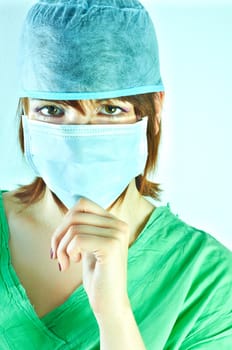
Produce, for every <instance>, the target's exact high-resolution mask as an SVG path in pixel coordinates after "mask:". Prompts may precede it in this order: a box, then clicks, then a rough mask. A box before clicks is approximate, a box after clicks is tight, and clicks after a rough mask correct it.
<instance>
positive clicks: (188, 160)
mask: <svg viewBox="0 0 232 350" xmlns="http://www.w3.org/2000/svg"><path fill="white" fill-rule="evenodd" d="M142 2H143V3H144V4H145V5H146V7H147V8H148V10H149V12H150V13H151V15H152V18H153V19H154V22H155V26H156V31H157V35H158V38H159V46H160V58H161V70H162V76H163V80H164V84H165V88H166V101H165V108H164V113H163V138H162V147H161V151H160V161H159V166H158V169H157V171H156V173H155V174H154V179H155V180H156V181H159V182H160V183H161V184H162V188H163V190H164V192H163V195H162V202H161V204H165V205H166V203H167V202H169V203H170V205H171V209H172V211H173V212H174V213H177V214H179V216H180V217H181V218H182V219H183V220H185V221H187V222H188V223H189V224H191V225H193V226H195V227H199V228H202V229H203V230H205V231H207V232H209V233H211V234H212V235H214V236H215V237H216V238H217V239H218V240H220V241H221V242H222V243H224V244H225V245H227V246H228V247H229V248H230V249H232V224H231V216H232V205H231V197H232V185H231V182H232V166H231V159H232V157H231V152H232V136H231V135H232V88H231V85H232V67H231V66H232V48H231V47H232V2H231V1H229V0H227V1H223V0H218V1H216V0H214V1H213V0H210V1H204V0H201V1H200V0H193V1H188V0H185V1H181V0H179V1H171V0H169V1H168V0H162V1H153V0H143V1H142ZM32 3H33V1H30V0H28V1H25V0H24V1H19V0H17V1H16V0H15V1H12V0H11V1H9V0H8V1H3V0H0V50H1V51H0V53H1V54H0V105H1V116H0V118H1V126H0V159H1V162H0V188H2V189H11V188H15V187H16V186H17V185H18V184H22V183H27V182H28V181H29V180H30V179H31V178H32V174H31V173H30V171H29V169H28V168H27V166H26V165H25V163H24V162H23V159H22V157H21V155H20V152H19V149H18V144H17V139H16V138H17V131H16V130H17V121H16V117H15V110H16V106H17V96H16V86H17V73H16V72H17V70H16V52H17V43H18V37H19V33H20V28H21V23H22V20H23V17H24V15H25V12H26V10H27V8H28V7H29V6H30V4H32ZM157 204H158V205H160V204H159V203H157Z"/></svg>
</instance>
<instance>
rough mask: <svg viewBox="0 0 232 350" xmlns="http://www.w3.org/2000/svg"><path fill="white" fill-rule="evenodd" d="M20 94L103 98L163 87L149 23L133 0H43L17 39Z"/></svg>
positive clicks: (35, 96)
mask: <svg viewBox="0 0 232 350" xmlns="http://www.w3.org/2000/svg"><path fill="white" fill-rule="evenodd" d="M19 81H20V91H19V97H31V98H38V99H52V100H81V99H104V98H115V97H120V96H131V95H136V94H143V93H149V92H157V91H163V90H164V87H163V83H162V79H161V75H160V67H159V54H158V44H157V38H156V33H155V29H154V25H153V22H152V20H151V18H150V16H149V14H148V12H147V11H146V10H145V8H144V7H143V6H142V4H141V3H140V2H139V1H137V0H111V1H109V0H41V1H39V2H37V3H35V4H34V5H33V6H32V7H31V9H30V10H29V12H28V14H27V16H26V19H25V22H24V25H23V30H22V35H21V42H20V75H19Z"/></svg>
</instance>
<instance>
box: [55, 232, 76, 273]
mask: <svg viewBox="0 0 232 350" xmlns="http://www.w3.org/2000/svg"><path fill="white" fill-rule="evenodd" d="M76 234H77V230H76V227H75V226H71V227H70V228H69V229H68V231H67V232H66V233H65V235H64V236H63V237H62V239H61V240H60V242H59V245H58V246H57V250H56V252H55V253H56V257H57V259H58V260H59V264H60V265H61V267H62V270H65V269H67V268H68V267H69V264H70V263H69V260H70V258H71V257H70V256H69V255H68V253H67V250H66V248H67V246H68V244H69V243H70V241H71V240H72V239H73V237H74V236H75V235H76Z"/></svg>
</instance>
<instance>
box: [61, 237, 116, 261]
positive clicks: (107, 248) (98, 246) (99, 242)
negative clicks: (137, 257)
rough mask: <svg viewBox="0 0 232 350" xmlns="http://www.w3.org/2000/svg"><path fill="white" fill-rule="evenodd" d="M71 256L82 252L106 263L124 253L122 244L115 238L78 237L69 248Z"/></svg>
mask: <svg viewBox="0 0 232 350" xmlns="http://www.w3.org/2000/svg"><path fill="white" fill-rule="evenodd" d="M67 251H68V253H69V254H71V255H72V254H75V253H76V252H79V251H81V254H83V253H92V254H93V255H94V256H95V258H96V260H98V261H99V262H100V263H103V262H105V261H106V260H107V259H108V258H109V256H111V257H112V256H114V255H115V254H118V253H119V252H120V253H121V252H122V245H121V242H120V241H119V240H118V239H116V238H113V237H103V236H101V237H99V236H96V235H83V234H79V235H76V236H75V237H74V238H73V239H72V241H71V242H70V243H69V245H68V247H67Z"/></svg>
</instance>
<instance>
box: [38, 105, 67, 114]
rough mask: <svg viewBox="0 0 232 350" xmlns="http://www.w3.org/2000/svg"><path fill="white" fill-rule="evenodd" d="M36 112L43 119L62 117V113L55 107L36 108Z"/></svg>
mask: <svg viewBox="0 0 232 350" xmlns="http://www.w3.org/2000/svg"><path fill="white" fill-rule="evenodd" d="M37 112H39V113H40V114H41V115H43V116H45V117H62V116H63V115H64V111H63V110H62V109H61V108H59V107H57V106H55V105H48V106H43V107H41V108H38V109H37Z"/></svg>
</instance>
